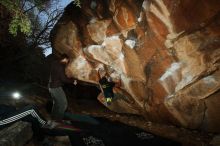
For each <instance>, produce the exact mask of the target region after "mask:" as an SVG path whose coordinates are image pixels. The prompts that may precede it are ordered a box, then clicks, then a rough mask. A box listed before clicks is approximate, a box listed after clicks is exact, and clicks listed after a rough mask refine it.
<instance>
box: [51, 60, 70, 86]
mask: <svg viewBox="0 0 220 146" xmlns="http://www.w3.org/2000/svg"><path fill="white" fill-rule="evenodd" d="M72 82H73V81H72V80H71V79H69V78H67V76H66V74H65V65H63V64H61V63H60V61H59V60H58V59H56V58H55V59H53V61H52V63H51V70H50V81H49V88H58V87H61V86H63V84H64V83H72Z"/></svg>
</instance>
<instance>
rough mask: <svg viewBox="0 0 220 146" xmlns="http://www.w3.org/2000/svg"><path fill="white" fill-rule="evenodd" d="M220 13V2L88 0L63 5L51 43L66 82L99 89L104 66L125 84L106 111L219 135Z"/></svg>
mask: <svg viewBox="0 0 220 146" xmlns="http://www.w3.org/2000/svg"><path fill="white" fill-rule="evenodd" d="M219 12H220V1H219V0H209V1H207V0H140V1H135V0H123V1H121V0H109V1H103V0H86V1H82V8H77V7H75V6H74V4H73V3H71V4H69V5H68V6H67V7H66V9H65V12H64V14H63V16H62V18H61V19H60V20H59V22H58V23H57V24H56V26H55V28H54V29H53V31H52V35H51V36H52V37H51V38H52V39H51V41H52V44H53V49H54V51H55V52H56V53H61V54H63V53H65V54H67V55H68V56H69V57H70V59H71V62H70V63H69V65H68V67H67V68H66V71H67V72H68V74H69V76H72V77H75V78H78V79H79V80H83V81H86V82H90V83H94V84H97V83H98V78H97V70H98V68H100V67H101V66H103V65H105V66H106V67H107V69H108V70H109V71H110V73H111V77H112V78H113V80H114V79H118V78H121V81H122V85H121V87H120V89H119V90H120V92H118V94H117V96H119V97H120V98H118V99H117V101H115V104H113V105H112V106H109V109H111V110H113V111H116V112H120V113H121V112H123V113H133V114H141V115H143V116H144V117H146V118H148V119H150V120H152V121H156V122H163V123H172V124H178V125H182V126H184V127H187V128H192V129H204V130H207V131H211V132H220V128H219V126H218V123H219V122H220V121H219V120H220V119H219V118H218V117H219V115H220V108H219V106H218V105H219V103H220V96H219V88H220V73H219V59H220V13H219ZM117 96H116V97H117ZM99 100H100V101H101V102H102V100H101V98H100V97H99ZM126 109H127V110H126Z"/></svg>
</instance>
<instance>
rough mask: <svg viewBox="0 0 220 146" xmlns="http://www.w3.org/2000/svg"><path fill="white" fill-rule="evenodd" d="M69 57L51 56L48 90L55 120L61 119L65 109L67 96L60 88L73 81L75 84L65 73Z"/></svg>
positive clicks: (73, 80) (73, 81)
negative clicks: (51, 99)
mask: <svg viewBox="0 0 220 146" xmlns="http://www.w3.org/2000/svg"><path fill="white" fill-rule="evenodd" d="M68 62H69V59H68V57H67V56H66V55H62V56H61V57H57V56H55V55H54V56H53V60H52V64H51V72H50V79H49V84H48V86H49V92H50V94H51V96H52V98H53V108H52V117H53V118H54V119H56V120H62V119H63V117H64V112H65V111H66V109H67V105H68V103H67V98H66V95H65V92H64V91H63V89H62V86H63V84H65V83H73V84H74V85H76V84H77V82H76V80H75V79H73V78H68V77H67V76H66V74H65V67H66V65H67V64H68Z"/></svg>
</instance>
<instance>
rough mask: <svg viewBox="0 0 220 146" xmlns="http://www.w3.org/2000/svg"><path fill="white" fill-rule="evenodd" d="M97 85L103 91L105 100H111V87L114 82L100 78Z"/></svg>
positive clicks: (112, 94)
mask: <svg viewBox="0 0 220 146" xmlns="http://www.w3.org/2000/svg"><path fill="white" fill-rule="evenodd" d="M99 83H100V85H101V87H102V89H103V92H104V96H105V98H113V97H114V93H113V87H114V86H115V83H114V82H109V81H108V80H107V78H106V77H102V78H101V79H100V80H99Z"/></svg>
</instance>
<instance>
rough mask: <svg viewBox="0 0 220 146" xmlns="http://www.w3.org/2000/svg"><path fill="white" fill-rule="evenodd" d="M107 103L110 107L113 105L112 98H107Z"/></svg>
mask: <svg viewBox="0 0 220 146" xmlns="http://www.w3.org/2000/svg"><path fill="white" fill-rule="evenodd" d="M106 103H107V105H110V104H111V103H112V98H111V97H108V98H106Z"/></svg>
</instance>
